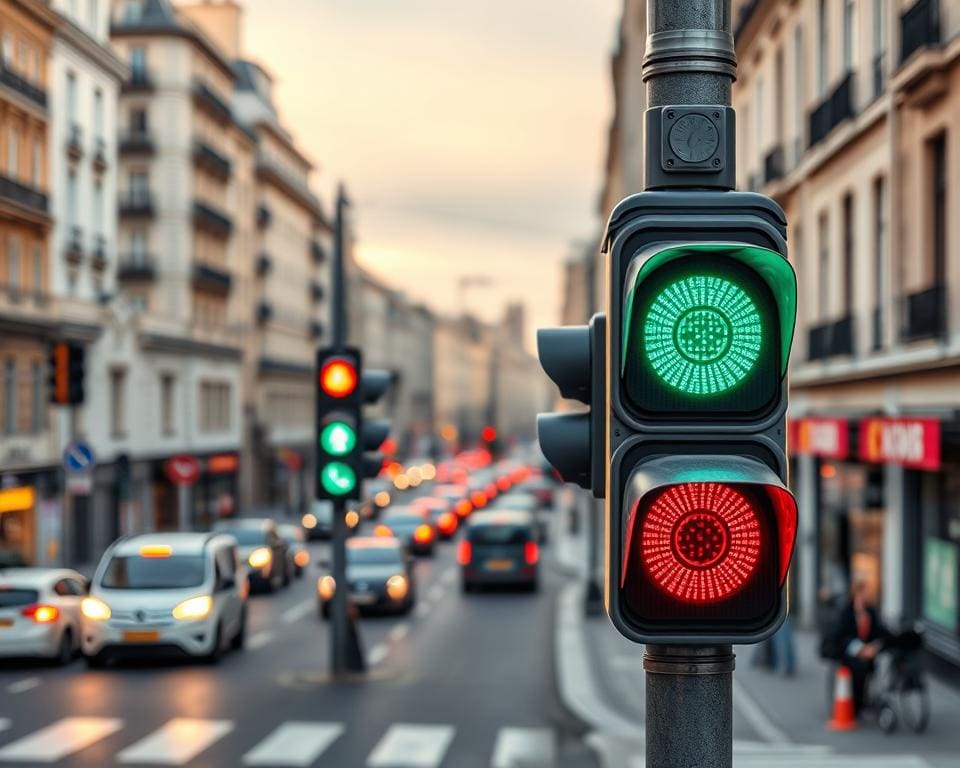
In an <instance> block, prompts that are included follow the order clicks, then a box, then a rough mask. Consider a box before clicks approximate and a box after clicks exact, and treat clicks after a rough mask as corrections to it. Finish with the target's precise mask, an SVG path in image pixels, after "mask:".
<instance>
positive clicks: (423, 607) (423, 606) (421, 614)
mask: <svg viewBox="0 0 960 768" xmlns="http://www.w3.org/2000/svg"><path fill="white" fill-rule="evenodd" d="M429 614H430V603H417V607H416V608H415V609H414V611H413V615H414V616H416V617H417V618H418V619H425V618H426V617H427V616H428V615H429Z"/></svg>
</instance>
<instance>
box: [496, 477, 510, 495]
mask: <svg viewBox="0 0 960 768" xmlns="http://www.w3.org/2000/svg"><path fill="white" fill-rule="evenodd" d="M510 485H511V482H510V478H509V477H507V476H506V475H504V476H503V477H501V478H499V479H498V480H497V488H499V489H500V490H501V491H503V492H504V493H506V492H507V491H509V490H510Z"/></svg>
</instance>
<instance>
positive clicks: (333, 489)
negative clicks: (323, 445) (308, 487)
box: [320, 461, 357, 496]
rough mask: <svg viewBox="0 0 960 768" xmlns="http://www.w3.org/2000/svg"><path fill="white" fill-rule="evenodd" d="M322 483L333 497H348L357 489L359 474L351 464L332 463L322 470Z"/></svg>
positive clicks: (324, 488)
mask: <svg viewBox="0 0 960 768" xmlns="http://www.w3.org/2000/svg"><path fill="white" fill-rule="evenodd" d="M320 483H321V484H322V485H323V490H325V491H326V492H327V493H329V494H330V495H331V496H346V495H347V494H348V493H350V492H351V491H352V490H353V489H354V488H356V487H357V473H356V472H354V471H353V468H352V467H351V466H350V465H349V464H344V463H343V462H342V461H332V462H330V463H329V464H327V465H326V466H324V468H323V469H322V470H320Z"/></svg>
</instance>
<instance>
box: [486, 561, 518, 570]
mask: <svg viewBox="0 0 960 768" xmlns="http://www.w3.org/2000/svg"><path fill="white" fill-rule="evenodd" d="M484 566H485V567H486V569H487V570H488V571H510V570H513V560H487V562H486V563H485V564H484Z"/></svg>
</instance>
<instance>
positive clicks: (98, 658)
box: [84, 653, 107, 669]
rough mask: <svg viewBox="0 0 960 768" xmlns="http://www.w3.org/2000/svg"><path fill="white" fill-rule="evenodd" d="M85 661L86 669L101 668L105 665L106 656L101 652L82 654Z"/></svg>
mask: <svg viewBox="0 0 960 768" xmlns="http://www.w3.org/2000/svg"><path fill="white" fill-rule="evenodd" d="M84 661H86V663H87V669H103V668H104V667H105V666H107V657H106V656H104V655H103V653H95V654H93V655H92V656H84Z"/></svg>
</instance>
